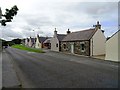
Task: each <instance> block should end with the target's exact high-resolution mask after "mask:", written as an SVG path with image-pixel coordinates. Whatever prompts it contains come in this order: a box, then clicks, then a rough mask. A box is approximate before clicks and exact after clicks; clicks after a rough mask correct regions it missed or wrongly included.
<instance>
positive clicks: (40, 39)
mask: <svg viewBox="0 0 120 90" xmlns="http://www.w3.org/2000/svg"><path fill="white" fill-rule="evenodd" d="M46 39H47V37H38V40H39V42H41V43H43V42H44V41H45V40H46Z"/></svg>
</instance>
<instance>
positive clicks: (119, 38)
mask: <svg viewBox="0 0 120 90" xmlns="http://www.w3.org/2000/svg"><path fill="white" fill-rule="evenodd" d="M119 45H120V30H118V31H117V32H116V33H115V34H113V35H112V36H111V37H110V38H109V39H108V40H107V41H106V57H105V60H111V61H116V62H120V54H119V53H120V46H119Z"/></svg>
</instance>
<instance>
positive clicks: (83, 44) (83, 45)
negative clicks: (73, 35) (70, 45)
mask: <svg viewBox="0 0 120 90" xmlns="http://www.w3.org/2000/svg"><path fill="white" fill-rule="evenodd" d="M80 48H81V52H85V43H84V42H80Z"/></svg>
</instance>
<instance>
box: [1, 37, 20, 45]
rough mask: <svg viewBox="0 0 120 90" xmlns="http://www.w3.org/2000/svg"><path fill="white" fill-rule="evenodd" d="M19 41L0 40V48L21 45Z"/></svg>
mask: <svg viewBox="0 0 120 90" xmlns="http://www.w3.org/2000/svg"><path fill="white" fill-rule="evenodd" d="M21 41H22V40H21V39H19V38H18V39H13V40H11V41H5V40H2V39H0V46H1V47H2V46H12V45H14V44H21Z"/></svg>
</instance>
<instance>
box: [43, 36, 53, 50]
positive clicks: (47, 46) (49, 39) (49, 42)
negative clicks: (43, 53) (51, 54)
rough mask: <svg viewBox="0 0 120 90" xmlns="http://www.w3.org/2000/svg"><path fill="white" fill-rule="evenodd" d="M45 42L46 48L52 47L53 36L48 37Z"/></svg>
mask: <svg viewBox="0 0 120 90" xmlns="http://www.w3.org/2000/svg"><path fill="white" fill-rule="evenodd" d="M43 44H44V48H46V49H51V37H50V38H48V39H46V40H45V41H44V42H43Z"/></svg>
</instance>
